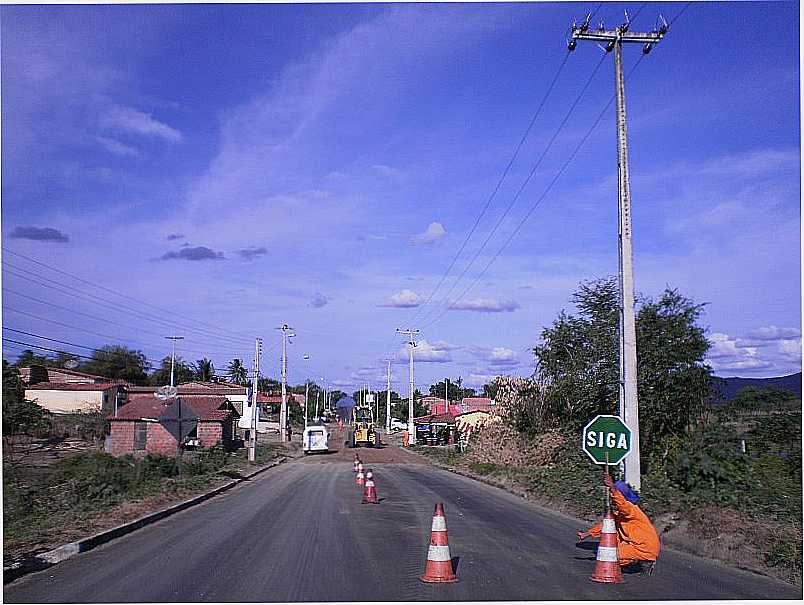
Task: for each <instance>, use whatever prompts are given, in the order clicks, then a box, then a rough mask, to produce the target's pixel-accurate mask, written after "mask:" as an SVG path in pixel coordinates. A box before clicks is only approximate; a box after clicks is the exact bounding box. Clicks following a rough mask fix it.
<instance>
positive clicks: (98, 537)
mask: <svg viewBox="0 0 804 605" xmlns="http://www.w3.org/2000/svg"><path fill="white" fill-rule="evenodd" d="M287 460H288V458H286V457H284V456H283V457H281V458H279V459H277V460H276V461H274V462H272V463H270V464H267V465H265V466H263V467H262V468H259V469H257V470H256V471H254V472H252V473H249V474H248V475H243V476H242V477H241V478H239V479H235V480H233V481H230V482H229V483H225V484H223V485H221V486H219V487H216V488H215V489H213V490H211V491H209V492H206V493H204V494H201V495H199V496H194V497H192V498H190V499H189V500H185V501H183V502H179V503H178V504H173V505H171V506H169V507H167V508H164V509H162V510H158V511H156V512H154V513H149V514H147V515H145V516H142V517H140V518H139V519H135V520H134V521H129V522H128V523H123V524H122V525H118V526H117V527H113V528H111V529H107V530H104V531H102V532H100V533H97V534H95V535H93V536H89V537H88V538H83V539H81V540H76V541H75V542H70V543H68V544H63V545H62V546H59V547H58V548H54V549H53V550H49V551H47V552H45V553H41V554H39V555H35V556H32V557H28V558H26V559H24V560H22V561H20V562H19V563H16V564H14V565H11V566H9V567H4V568H3V584H8V583H9V582H12V581H13V580H16V579H17V578H19V577H20V576H23V575H26V574H28V573H31V572H34V571H40V570H42V569H47V568H48V567H51V566H52V565H55V564H56V563H59V562H61V561H64V560H65V559H69V558H70V557H74V556H75V555H77V554H80V553H82V552H87V551H88V550H92V549H93V548H96V547H97V546H100V545H101V544H106V543H107V542H110V541H112V540H114V539H115V538H119V537H121V536H125V535H126V534H129V533H131V532H133V531H136V530H138V529H140V528H142V527H145V526H146V525H150V524H151V523H156V522H157V521H160V520H162V519H164V518H165V517H169V516H171V515H173V514H175V513H178V512H181V511H183V510H185V509H188V508H190V507H192V506H195V505H197V504H201V503H202V502H205V501H206V500H209V499H210V498H212V497H214V496H217V495H218V494H221V493H223V492H225V491H227V490H230V489H231V488H233V487H234V486H236V485H238V484H240V483H242V482H244V481H248V480H249V479H251V478H252V477H254V476H256V475H259V474H260V473H263V472H265V471H267V470H268V469H271V468H274V467H276V466H279V465H280V464H283V463H284V462H287Z"/></svg>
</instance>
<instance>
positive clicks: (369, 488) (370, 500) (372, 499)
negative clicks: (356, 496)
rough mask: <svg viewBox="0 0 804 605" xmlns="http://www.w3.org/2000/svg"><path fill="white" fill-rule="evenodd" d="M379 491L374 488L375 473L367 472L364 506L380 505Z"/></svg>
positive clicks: (369, 470)
mask: <svg viewBox="0 0 804 605" xmlns="http://www.w3.org/2000/svg"><path fill="white" fill-rule="evenodd" d="M379 503H380V501H379V500H378V499H377V489H376V488H375V487H374V473H372V472H371V469H368V470H367V471H366V486H365V487H364V488H363V504H379Z"/></svg>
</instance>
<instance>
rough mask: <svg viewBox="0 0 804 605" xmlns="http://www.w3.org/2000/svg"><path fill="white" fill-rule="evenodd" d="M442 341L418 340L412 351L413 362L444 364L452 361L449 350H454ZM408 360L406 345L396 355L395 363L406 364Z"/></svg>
mask: <svg viewBox="0 0 804 605" xmlns="http://www.w3.org/2000/svg"><path fill="white" fill-rule="evenodd" d="M455 348H456V347H455V346H454V345H450V344H449V343H446V342H444V341H435V342H433V343H429V342H427V341H426V340H419V341H418V342H417V343H416V346H415V347H414V349H413V361H414V362H419V363H446V362H448V361H452V355H450V353H449V352H450V350H452V349H455ZM407 359H408V345H403V346H402V347H401V348H400V349H399V350H398V351H397V354H396V360H397V363H402V362H406V361H407Z"/></svg>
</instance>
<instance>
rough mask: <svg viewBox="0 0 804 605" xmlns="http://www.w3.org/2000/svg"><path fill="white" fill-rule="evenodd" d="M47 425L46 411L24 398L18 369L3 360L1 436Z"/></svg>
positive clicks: (25, 432) (29, 430)
mask: <svg viewBox="0 0 804 605" xmlns="http://www.w3.org/2000/svg"><path fill="white" fill-rule="evenodd" d="M47 425H48V412H47V411H46V410H45V409H44V408H42V407H40V406H38V405H36V404H35V403H33V402H32V401H28V400H27V399H25V389H24V387H23V385H22V381H21V380H20V374H19V370H18V369H17V368H15V367H14V366H11V365H9V364H8V363H7V362H6V361H5V360H3V436H4V437H6V436H8V437H10V436H12V435H20V434H26V435H30V434H32V433H33V432H34V431H36V430H39V429H42V428H44V427H46V426H47Z"/></svg>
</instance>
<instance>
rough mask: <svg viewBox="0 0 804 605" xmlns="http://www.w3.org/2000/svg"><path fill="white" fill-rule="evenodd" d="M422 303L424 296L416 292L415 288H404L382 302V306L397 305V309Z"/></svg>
mask: <svg viewBox="0 0 804 605" xmlns="http://www.w3.org/2000/svg"><path fill="white" fill-rule="evenodd" d="M420 304H422V297H421V296H419V295H418V294H416V292H414V291H413V290H407V289H405V290H402V291H401V292H397V293H396V294H393V295H391V296H389V297H388V298H387V299H386V300H385V302H384V303H382V304H380V306H381V307H395V308H397V309H409V308H411V307H418V306H419V305H420Z"/></svg>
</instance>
